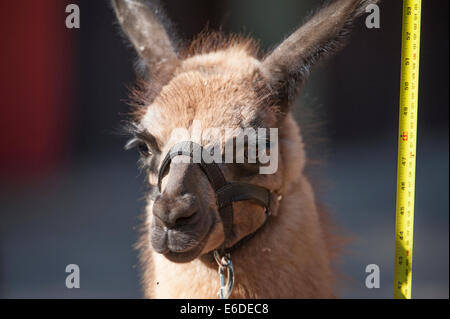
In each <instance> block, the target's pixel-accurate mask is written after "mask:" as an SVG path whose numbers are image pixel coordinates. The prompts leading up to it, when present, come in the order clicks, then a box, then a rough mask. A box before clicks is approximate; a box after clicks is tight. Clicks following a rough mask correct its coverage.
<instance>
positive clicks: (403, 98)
mask: <svg viewBox="0 0 450 319" xmlns="http://www.w3.org/2000/svg"><path fill="white" fill-rule="evenodd" d="M421 2H422V1H421V0H404V1H403V26H402V54H401V63H402V64H401V80H400V110H399V135H400V137H399V142H398V166H397V204H396V228H395V265H394V298H396V299H405V298H407V299H409V298H411V279H412V252H413V231H414V228H413V226H414V193H415V167H416V142H417V108H418V89H419V53H420V23H421V21H420V20H421Z"/></svg>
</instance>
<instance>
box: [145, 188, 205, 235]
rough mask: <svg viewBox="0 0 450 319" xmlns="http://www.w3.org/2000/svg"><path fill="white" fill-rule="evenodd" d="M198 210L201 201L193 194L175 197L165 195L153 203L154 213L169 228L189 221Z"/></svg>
mask: <svg viewBox="0 0 450 319" xmlns="http://www.w3.org/2000/svg"><path fill="white" fill-rule="evenodd" d="M198 210H199V203H198V200H197V197H196V196H195V195H193V194H184V195H182V196H177V197H175V198H173V197H170V196H164V195H163V196H161V197H159V198H158V199H156V201H155V203H154V205H153V214H154V215H155V216H156V217H157V218H158V219H159V220H160V221H162V223H163V224H164V226H166V227H167V228H173V227H175V226H180V225H182V224H183V223H187V222H189V220H191V218H192V217H193V216H194V215H195V213H196V212H197V211H198Z"/></svg>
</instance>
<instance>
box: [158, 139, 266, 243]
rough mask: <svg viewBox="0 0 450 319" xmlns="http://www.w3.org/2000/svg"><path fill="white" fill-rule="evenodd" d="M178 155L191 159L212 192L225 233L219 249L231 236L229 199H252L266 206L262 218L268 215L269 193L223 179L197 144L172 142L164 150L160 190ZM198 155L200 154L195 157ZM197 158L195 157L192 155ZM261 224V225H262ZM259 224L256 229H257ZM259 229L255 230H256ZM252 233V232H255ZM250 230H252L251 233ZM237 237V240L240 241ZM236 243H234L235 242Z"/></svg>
mask: <svg viewBox="0 0 450 319" xmlns="http://www.w3.org/2000/svg"><path fill="white" fill-rule="evenodd" d="M179 155H186V156H189V157H191V159H194V162H196V163H197V164H198V165H199V167H200V168H201V170H202V171H203V173H205V175H206V176H207V178H208V180H209V182H210V184H211V186H212V188H213V189H214V192H215V193H216V201H217V207H218V210H219V215H220V218H221V219H222V223H223V229H224V233H225V240H224V242H223V243H222V248H221V249H222V250H224V249H225V245H226V244H229V241H230V240H231V238H232V235H233V205H232V203H233V202H237V201H243V200H253V201H255V202H257V203H258V204H260V205H261V206H264V207H265V208H266V210H265V213H266V220H265V222H266V221H267V218H268V217H269V216H270V214H271V206H270V205H271V202H272V201H271V197H272V195H273V193H272V192H271V191H270V190H268V189H267V188H264V187H261V186H257V185H253V184H247V183H241V182H231V183H229V182H227V180H226V179H225V176H224V175H223V173H222V170H221V169H220V167H219V165H217V163H215V162H214V161H213V160H212V157H211V155H210V154H209V152H208V151H206V150H205V149H204V148H203V147H202V146H201V145H199V144H197V143H194V142H191V141H185V142H180V143H177V144H175V145H174V146H173V147H172V148H171V149H170V151H169V153H167V155H166V157H165V158H164V160H163V162H162V164H161V168H160V169H159V174H158V189H159V191H160V192H161V183H162V179H163V177H164V174H165V173H166V171H167V170H168V169H169V166H170V163H171V161H172V159H173V158H174V157H176V156H179ZM198 155H200V156H198ZM197 156H198V157H199V158H198V159H197V158H196V157H197ZM205 159H208V160H207V162H205ZM265 222H264V223H263V224H262V225H261V227H262V226H263V225H264V224H265ZM261 227H260V228H261ZM258 230H259V229H258ZM255 232H256V231H255ZM255 232H254V233H255ZM254 233H252V234H250V235H248V236H247V237H245V238H244V239H243V240H246V239H248V238H249V237H250V236H253V235H254ZM243 240H241V241H240V242H242V241H243ZM235 246H236V245H235Z"/></svg>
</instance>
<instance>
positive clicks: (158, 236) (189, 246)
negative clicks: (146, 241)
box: [150, 223, 213, 263]
mask: <svg viewBox="0 0 450 319" xmlns="http://www.w3.org/2000/svg"><path fill="white" fill-rule="evenodd" d="M156 224H157V223H155V224H154V227H152V231H151V233H150V235H151V236H150V241H151V245H152V247H153V250H154V251H155V252H157V253H159V254H162V255H164V256H165V257H166V258H167V259H169V260H170V261H172V262H176V263H186V262H190V261H192V260H194V259H195V258H197V257H198V256H199V255H200V254H201V252H202V251H203V249H204V247H205V245H206V243H207V241H208V238H209V234H210V233H211V231H212V228H213V227H212V226H209V227H206V231H203V232H202V233H203V234H202V235H200V236H198V237H196V238H193V237H192V236H190V235H188V233H186V232H185V231H183V230H181V229H167V228H165V227H159V226H157V225H156ZM205 226H206V225H205Z"/></svg>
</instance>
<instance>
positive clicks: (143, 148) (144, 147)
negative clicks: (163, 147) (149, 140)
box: [137, 143, 152, 157]
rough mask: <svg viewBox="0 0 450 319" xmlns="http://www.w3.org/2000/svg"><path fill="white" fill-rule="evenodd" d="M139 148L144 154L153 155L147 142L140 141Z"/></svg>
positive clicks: (146, 155)
mask: <svg viewBox="0 0 450 319" xmlns="http://www.w3.org/2000/svg"><path fill="white" fill-rule="evenodd" d="M137 148H138V151H139V153H140V154H141V155H142V156H145V157H148V156H150V155H152V153H151V152H150V150H149V148H148V146H147V144H145V143H139V145H138V146H137Z"/></svg>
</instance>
